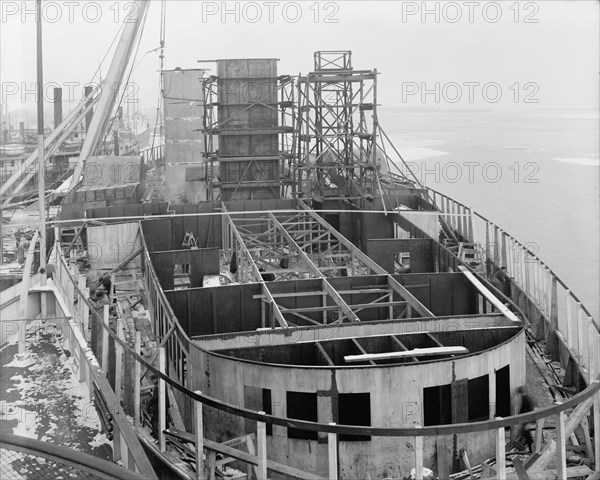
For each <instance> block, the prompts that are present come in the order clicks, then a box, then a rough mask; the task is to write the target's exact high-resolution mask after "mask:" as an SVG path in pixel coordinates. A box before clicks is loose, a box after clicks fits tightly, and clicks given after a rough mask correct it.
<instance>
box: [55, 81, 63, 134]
mask: <svg viewBox="0 0 600 480" xmlns="http://www.w3.org/2000/svg"><path fill="white" fill-rule="evenodd" d="M62 116H63V111H62V88H58V87H57V88H54V128H58V126H59V125H60V124H61V123H62Z"/></svg>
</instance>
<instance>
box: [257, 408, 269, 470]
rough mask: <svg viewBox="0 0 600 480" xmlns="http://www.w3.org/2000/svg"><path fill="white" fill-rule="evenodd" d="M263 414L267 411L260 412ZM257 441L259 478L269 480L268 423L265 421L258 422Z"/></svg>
mask: <svg viewBox="0 0 600 480" xmlns="http://www.w3.org/2000/svg"><path fill="white" fill-rule="evenodd" d="M258 413H260V414H262V415H264V414H265V412H262V411H261V412H258ZM256 442H257V447H258V468H257V472H256V476H257V477H258V480H267V425H266V424H265V422H260V421H258V422H256Z"/></svg>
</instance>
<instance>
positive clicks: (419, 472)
mask: <svg viewBox="0 0 600 480" xmlns="http://www.w3.org/2000/svg"><path fill="white" fill-rule="evenodd" d="M415 428H422V427H421V425H419V424H415ZM415 478H416V480H423V436H422V435H417V436H416V437H415Z"/></svg>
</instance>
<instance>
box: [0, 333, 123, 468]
mask: <svg viewBox="0 0 600 480" xmlns="http://www.w3.org/2000/svg"><path fill="white" fill-rule="evenodd" d="M62 340H63V339H62V332H61V329H60V328H59V327H58V326H57V325H55V324H53V323H47V324H46V325H45V326H44V328H42V329H40V328H39V325H29V327H28V329H27V336H26V352H25V353H23V354H18V353H17V346H16V345H14V344H13V345H9V346H7V347H6V348H4V349H3V350H2V351H1V352H0V382H1V383H2V387H3V388H2V390H1V391H0V427H1V428H2V429H3V430H5V431H7V432H12V433H14V434H15V435H20V436H23V437H29V438H34V439H37V440H42V441H45V442H48V443H53V444H55V445H62V446H66V447H69V448H73V449H75V450H79V451H82V452H85V453H88V454H92V455H95V456H98V457H100V458H103V459H107V460H112V447H111V442H109V441H108V439H107V438H106V436H105V435H104V434H103V433H101V432H100V420H99V419H98V415H97V413H96V410H95V408H94V406H93V403H92V401H91V398H90V394H89V388H88V386H87V384H86V383H85V382H79V378H78V373H77V371H76V370H77V369H76V367H75V365H74V361H73V357H72V356H71V352H70V351H69V350H68V349H65V348H64V347H65V345H64V343H63V341H62ZM3 463H4V462H3ZM3 468H4V465H3Z"/></svg>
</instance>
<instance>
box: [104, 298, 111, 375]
mask: <svg viewBox="0 0 600 480" xmlns="http://www.w3.org/2000/svg"><path fill="white" fill-rule="evenodd" d="M102 313H103V315H102V319H103V321H104V325H106V328H102V370H104V373H105V374H106V375H108V329H109V328H110V327H109V315H108V305H104V310H103V311H102Z"/></svg>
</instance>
